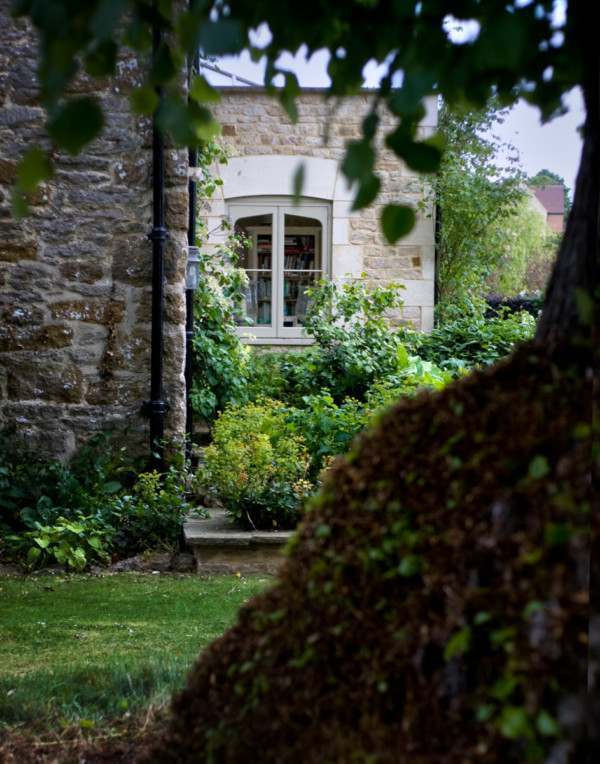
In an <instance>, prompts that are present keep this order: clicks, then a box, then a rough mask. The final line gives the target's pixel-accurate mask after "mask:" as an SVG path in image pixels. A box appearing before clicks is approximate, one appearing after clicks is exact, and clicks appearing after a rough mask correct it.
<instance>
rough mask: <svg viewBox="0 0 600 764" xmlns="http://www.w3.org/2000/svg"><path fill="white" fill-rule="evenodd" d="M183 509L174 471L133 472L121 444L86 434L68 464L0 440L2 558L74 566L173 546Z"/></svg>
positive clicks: (180, 476) (179, 478) (181, 480)
mask: <svg viewBox="0 0 600 764" xmlns="http://www.w3.org/2000/svg"><path fill="white" fill-rule="evenodd" d="M188 510H189V506H188V504H187V503H186V501H185V474H184V473H183V472H182V471H181V470H177V469H176V468H175V467H172V468H171V469H170V470H169V471H168V472H167V473H166V475H164V476H160V475H158V473H156V472H154V473H142V474H139V475H136V472H135V469H134V465H133V464H132V463H131V461H130V460H129V458H128V456H127V453H126V449H125V448H119V447H117V446H115V444H114V443H111V441H110V439H109V438H108V437H107V436H98V437H94V438H92V439H91V440H90V441H89V442H88V444H87V445H86V446H84V447H83V448H82V449H80V451H79V452H78V453H77V454H76V455H75V457H74V458H73V459H72V460H71V462H70V463H69V464H62V463H60V462H56V461H43V460H41V459H39V458H36V456H35V455H32V454H28V453H27V452H25V451H24V450H19V449H15V448H14V447H12V443H11V440H10V436H9V435H8V434H7V433H4V434H3V435H2V437H0V512H1V514H0V530H1V531H2V536H1V538H2V544H1V546H0V552H1V553H2V554H3V555H4V556H5V557H7V558H9V559H13V560H16V561H25V562H26V564H27V565H28V566H33V565H42V564H47V563H48V562H51V561H55V562H58V563H60V564H64V565H66V566H67V567H70V568H73V569H76V570H80V569H83V568H84V567H86V565H88V564H89V563H91V562H106V561H108V559H109V558H110V557H111V556H114V555H116V556H123V555H128V554H135V553H137V552H140V551H143V550H144V549H148V548H151V547H156V546H161V545H164V544H175V543H177V541H178V538H179V535H180V533H181V526H182V523H183V518H184V516H185V514H186V512H187V511H188Z"/></svg>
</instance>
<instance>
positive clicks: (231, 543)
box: [183, 509, 293, 575]
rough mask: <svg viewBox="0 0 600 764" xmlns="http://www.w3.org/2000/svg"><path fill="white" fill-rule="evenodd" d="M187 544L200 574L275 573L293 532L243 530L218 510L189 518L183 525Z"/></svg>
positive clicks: (222, 511) (223, 512)
mask: <svg viewBox="0 0 600 764" xmlns="http://www.w3.org/2000/svg"><path fill="white" fill-rule="evenodd" d="M183 532H184V535H185V540H186V543H187V545H188V546H189V547H190V548H191V550H192V552H193V554H194V557H195V559H196V570H197V572H198V573H200V574H201V575H213V574H217V573H275V572H276V571H277V570H278V568H279V567H280V566H281V564H282V562H283V560H284V557H283V554H282V551H283V548H284V547H285V545H286V543H287V542H288V540H289V539H290V537H291V536H292V533H293V531H244V530H241V529H240V528H238V527H237V526H235V525H234V524H233V523H232V522H231V520H230V519H229V517H228V516H227V514H226V512H225V511H224V510H222V509H211V510H210V516H209V517H207V518H202V519H196V518H191V517H190V518H189V519H188V520H186V522H185V523H184V526H183Z"/></svg>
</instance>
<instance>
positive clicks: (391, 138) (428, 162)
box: [385, 125, 442, 173]
mask: <svg viewBox="0 0 600 764" xmlns="http://www.w3.org/2000/svg"><path fill="white" fill-rule="evenodd" d="M385 142H386V144H387V145H388V146H389V148H391V149H392V151H393V152H394V153H395V154H396V155H397V156H399V157H401V158H402V159H403V160H404V162H405V163H406V164H407V165H408V167H410V169H411V170H415V172H424V173H430V172H436V171H437V170H438V168H439V166H440V161H441V158H442V152H441V150H440V148H439V146H438V145H436V143H435V142H434V141H433V140H431V139H430V140H427V141H414V140H413V139H412V137H411V136H410V134H409V133H408V132H407V130H406V129H405V127H404V126H403V125H400V127H398V128H397V129H396V130H395V131H394V132H393V133H390V134H389V135H388V136H387V137H386V139H385Z"/></svg>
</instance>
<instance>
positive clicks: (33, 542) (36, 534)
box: [7, 513, 115, 570]
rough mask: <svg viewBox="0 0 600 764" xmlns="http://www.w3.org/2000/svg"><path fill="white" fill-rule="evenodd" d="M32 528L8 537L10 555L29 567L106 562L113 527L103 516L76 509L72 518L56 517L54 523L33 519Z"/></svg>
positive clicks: (78, 566) (79, 566)
mask: <svg viewBox="0 0 600 764" xmlns="http://www.w3.org/2000/svg"><path fill="white" fill-rule="evenodd" d="M34 525H35V530H32V531H27V532H25V533H23V534H22V535H20V536H19V535H11V536H9V537H8V539H7V541H8V544H9V548H10V549H11V550H12V553H13V555H15V557H17V559H18V558H21V557H22V558H24V559H25V561H26V564H27V566H28V567H34V566H36V565H43V564H48V563H55V562H56V563H58V564H59V565H64V566H65V567H66V568H70V569H72V570H83V569H84V568H86V567H87V566H88V565H89V564H90V563H91V562H104V563H106V562H109V560H110V555H109V552H108V550H109V548H110V543H111V539H112V537H113V535H114V533H115V530H114V528H112V527H111V526H110V525H108V524H107V523H106V522H104V521H103V520H102V519H99V518H94V517H86V516H85V515H82V514H81V513H77V515H76V517H75V518H74V519H67V518H66V517H59V518H57V519H56V521H55V522H54V524H53V525H42V524H41V523H39V522H37V521H35V522H34Z"/></svg>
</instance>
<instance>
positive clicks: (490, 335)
mask: <svg viewBox="0 0 600 764" xmlns="http://www.w3.org/2000/svg"><path fill="white" fill-rule="evenodd" d="M534 333H535V319H534V318H533V316H531V315H530V314H529V313H528V312H526V311H521V312H518V313H506V312H502V313H500V314H499V315H497V316H492V317H490V318H485V317H484V316H483V314H481V313H479V312H473V313H469V314H467V315H464V314H463V315H461V314H460V313H459V312H458V311H457V312H456V313H454V314H453V315H452V317H451V318H449V319H448V320H447V321H445V322H444V323H443V324H441V325H440V326H438V327H436V328H435V329H434V330H433V331H432V332H431V333H430V334H421V335H416V334H413V336H412V337H410V338H409V337H407V336H405V338H404V339H405V341H406V342H408V343H409V344H411V345H412V349H413V350H414V351H415V352H416V353H418V355H420V356H421V358H423V359H425V360H427V361H432V362H433V363H435V364H438V365H439V366H441V367H442V368H445V369H456V368H460V367H465V368H470V367H473V366H488V365H490V364H493V363H495V362H496V361H498V360H499V359H500V358H503V357H504V356H507V355H508V354H509V353H511V352H512V351H513V349H514V348H515V347H516V346H517V345H519V344H520V343H523V342H526V341H527V340H529V339H531V338H532V337H533V335H534Z"/></svg>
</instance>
